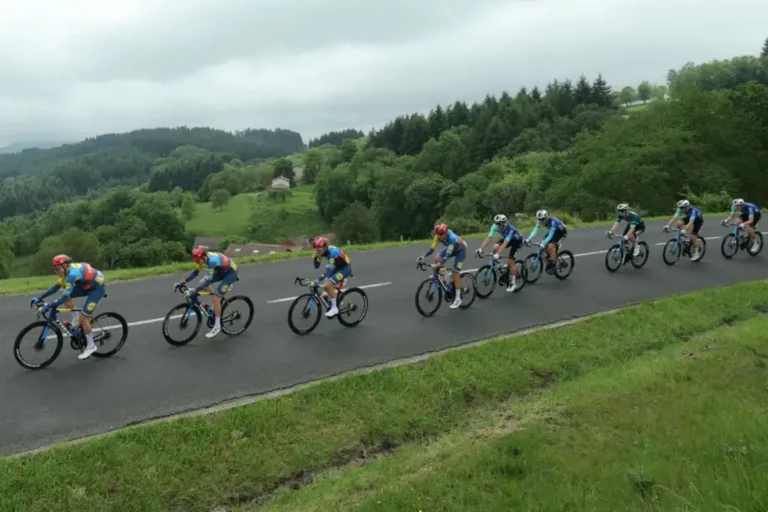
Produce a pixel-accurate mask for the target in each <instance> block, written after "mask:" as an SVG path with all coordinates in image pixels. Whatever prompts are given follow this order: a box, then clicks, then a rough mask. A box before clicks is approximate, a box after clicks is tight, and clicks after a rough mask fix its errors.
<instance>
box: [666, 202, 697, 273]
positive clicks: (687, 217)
mask: <svg viewBox="0 0 768 512" xmlns="http://www.w3.org/2000/svg"><path fill="white" fill-rule="evenodd" d="M672 222H675V225H676V226H677V228H678V229H680V231H681V234H682V235H684V234H685V233H686V231H689V230H690V232H691V247H693V248H694V249H693V251H692V252H691V255H690V258H691V261H696V260H698V259H699V255H700V254H701V250H700V249H699V230H700V229H701V226H702V224H704V213H703V212H702V211H701V210H699V209H698V208H696V207H695V206H691V202H690V201H688V200H687V199H681V200H680V201H678V202H677V210H676V211H675V214H674V215H673V216H672V218H671V219H669V222H667V225H666V226H664V231H667V232H668V231H669V225H670V224H672Z"/></svg>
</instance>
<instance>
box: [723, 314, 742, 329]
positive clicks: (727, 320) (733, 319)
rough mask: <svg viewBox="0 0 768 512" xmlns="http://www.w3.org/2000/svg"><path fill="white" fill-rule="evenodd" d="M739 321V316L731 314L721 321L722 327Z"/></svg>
mask: <svg viewBox="0 0 768 512" xmlns="http://www.w3.org/2000/svg"><path fill="white" fill-rule="evenodd" d="M738 321H739V317H737V316H729V317H726V318H723V319H722V321H721V322H720V326H721V327H731V326H732V325H733V324H735V323H736V322H738Z"/></svg>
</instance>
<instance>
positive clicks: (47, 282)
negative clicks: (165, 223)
mask: <svg viewBox="0 0 768 512" xmlns="http://www.w3.org/2000/svg"><path fill="white" fill-rule="evenodd" d="M711 215H712V216H713V217H714V216H722V217H726V216H727V215H728V214H727V213H713V214H711ZM668 219H669V217H666V216H665V217H646V218H645V220H647V221H654V220H668ZM610 224H611V221H598V222H581V221H578V220H575V221H572V222H568V226H569V229H571V230H572V229H578V228H586V227H595V226H606V227H610ZM516 226H517V227H518V228H519V229H522V230H526V229H530V228H531V227H532V223H525V222H523V223H516ZM318 232H322V230H320V231H316V232H315V233H318ZM487 234H488V232H487V231H483V232H481V233H469V234H462V235H463V236H464V237H465V238H467V239H472V238H480V237H484V236H486V235H487ZM430 242H431V240H430V239H426V238H425V239H421V240H404V241H402V242H376V243H371V244H353V245H348V246H347V245H345V244H341V245H342V246H343V247H344V249H345V250H346V252H348V253H350V254H352V253H354V252H355V251H374V250H377V249H386V248H392V247H406V246H416V245H426V244H429V243H430ZM311 254H312V251H297V252H281V253H276V254H266V255H264V256H248V257H244V258H237V263H238V264H239V265H244V264H245V265H247V264H255V263H269V262H273V261H282V260H292V259H297V258H307V257H309V256H310V255H311ZM190 266H191V264H190V263H189V262H178V263H170V264H167V265H159V266H156V267H141V268H127V269H120V270H107V271H105V272H104V274H105V276H106V278H107V282H108V283H110V282H112V283H113V282H117V281H130V280H133V279H142V278H147V277H157V276H162V275H166V274H174V273H184V272H189V270H190ZM52 280H53V277H52V276H51V277H49V276H33V277H13V278H10V279H0V295H10V294H18V293H35V292H39V291H42V290H45V289H47V288H48V287H49V286H51V284H52V282H53V281H52Z"/></svg>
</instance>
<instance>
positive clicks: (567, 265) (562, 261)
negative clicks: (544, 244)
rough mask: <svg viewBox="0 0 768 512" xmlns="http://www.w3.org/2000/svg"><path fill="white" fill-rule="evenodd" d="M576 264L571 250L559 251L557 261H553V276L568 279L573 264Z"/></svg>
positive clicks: (561, 279)
mask: <svg viewBox="0 0 768 512" xmlns="http://www.w3.org/2000/svg"><path fill="white" fill-rule="evenodd" d="M575 264H576V258H574V257H573V253H572V252H571V251H568V250H565V251H561V252H560V253H559V254H558V255H557V263H555V277H556V278H557V279H559V280H560V281H563V280H565V279H568V277H569V276H570V275H571V273H572V272H573V266H574V265H575Z"/></svg>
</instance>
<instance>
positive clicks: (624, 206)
mask: <svg viewBox="0 0 768 512" xmlns="http://www.w3.org/2000/svg"><path fill="white" fill-rule="evenodd" d="M616 210H617V211H620V212H623V211H626V210H629V205H628V204H627V203H620V204H619V206H617V207H616Z"/></svg>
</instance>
